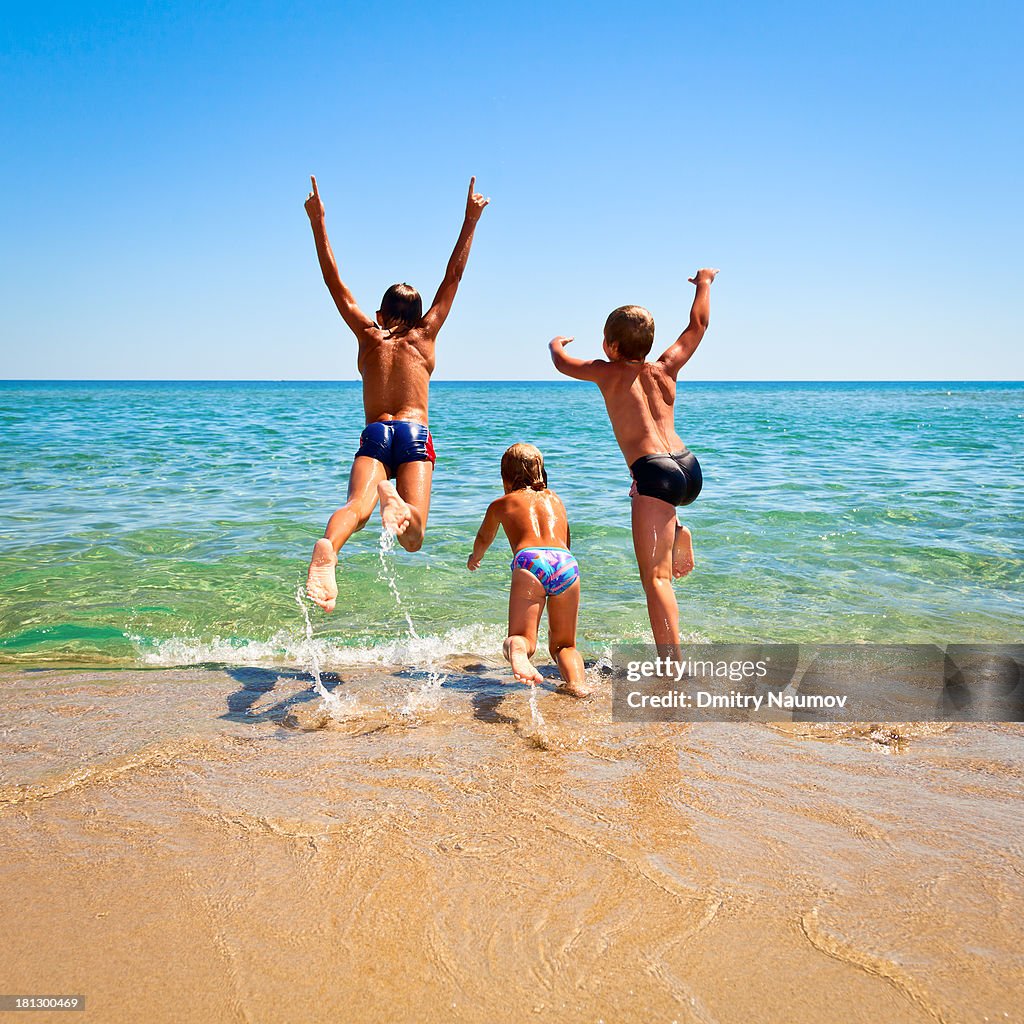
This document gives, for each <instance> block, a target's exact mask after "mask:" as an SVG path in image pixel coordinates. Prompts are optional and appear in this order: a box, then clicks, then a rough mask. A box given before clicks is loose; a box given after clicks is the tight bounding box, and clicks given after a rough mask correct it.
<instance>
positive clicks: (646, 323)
mask: <svg viewBox="0 0 1024 1024" xmlns="http://www.w3.org/2000/svg"><path fill="white" fill-rule="evenodd" d="M717 273H718V271H717V270H710V269H704V270H698V271H697V273H696V274H695V275H694V276H693V277H691V278H690V279H689V280H690V283H691V284H694V285H696V288H697V293H696V295H695V296H694V299H693V308H692V309H691V310H690V322H689V324H688V325H687V327H686V329H685V330H684V331H683V333H682V334H680V335H679V337H678V338H677V339H676V341H675V343H674V344H672V345H670V346H669V347H668V348H667V349H666V350H665V351H664V352H663V353H662V354H661V356H660V357H659V358H658V359H657V360H655V361H654V362H647V361H646V359H647V354H648V353H649V352H650V351H651V348H652V346H653V345H654V318H653V317H652V316H651V314H650V313H648V312H647V310H646V309H644V308H643V307H642V306H620V307H619V308H618V309H616V310H613V311H612V313H611V314H610V315H609V317H608V319H607V320H606V321H605V325H604V353H605V355H606V356H607V357H608V359H607V360H605V359H590V360H584V359H574V358H573V357H572V356H569V355H566V353H565V345H567V344H568V343H569V342H570V341H572V338H562V337H559V338H555V339H554V340H553V341H552V342H551V345H550V348H551V359H552V361H553V362H554V364H555V368H556V369H557V370H558V371H559V372H560V373H564V374H565V375H566V376H567V377H575V378H576V379H577V380H589V381H593V382H594V383H595V384H596V385H597V386H598V387H599V388H600V389H601V395H602V396H603V397H604V403H605V407H606V408H607V410H608V418H609V419H610V420H611V424H612V430H613V431H614V432H615V440H616V441H618V442H619V448H621V449H622V454H623V456H624V457H625V459H626V464H627V465H628V466H629V471H630V474H631V475H632V477H633V486H632V488H631V490H630V492H629V493H630V496H631V497H632V500H633V514H632V520H633V550H634V551H635V552H636V561H637V566H638V567H639V569H640V581H641V583H642V584H643V588H644V594H645V596H646V597H647V614H648V615H649V616H650V620H651V630H652V631H653V633H654V642H655V644H657V646H658V653H659V655H661V656H662V657H670V658H675V657H678V655H679V605H678V603H677V601H676V595H675V591H674V590H673V588H672V577H673V576H675V577H677V578H678V577H680V576H685V575H686V574H687V573H688V572H689V571H690V570H691V569H692V568H693V539H692V537H691V535H690V531H689V530H688V529H687V528H686V527H685V526H683V525H681V524H680V523H679V521H678V519H677V518H676V508H677V507H678V506H680V505H689V504H690V502H691V501H693V500H694V499H695V498H696V497H697V495H698V494H699V493H700V488H701V472H700V464H699V463H698V462H697V458H696V456H695V455H694V454H693V453H692V452H691V451H689V449H687V447H686V445H685V444H683V441H682V439H681V438H680V437H679V435H678V434H677V433H676V428H675V400H676V378H677V377H678V375H679V371H680V370H681V369H682V368H683V366H685V365H686V363H687V361H688V360H689V358H690V356H692V355H693V353H694V352H695V351H696V349H697V346H698V345H699V344H700V342H701V339H702V338H703V337H704V332H705V331H706V330H707V327H708V319H709V314H710V309H711V282H712V281H713V280H714V279H715V275H716V274H717Z"/></svg>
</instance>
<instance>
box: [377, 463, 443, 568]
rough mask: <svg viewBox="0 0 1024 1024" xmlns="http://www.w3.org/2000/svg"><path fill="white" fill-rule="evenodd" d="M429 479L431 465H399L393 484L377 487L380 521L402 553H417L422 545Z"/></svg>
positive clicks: (425, 526)
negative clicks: (394, 537) (381, 520)
mask: <svg viewBox="0 0 1024 1024" xmlns="http://www.w3.org/2000/svg"><path fill="white" fill-rule="evenodd" d="M433 478H434V466H433V463H431V462H403V463H402V465H401V466H399V467H398V473H397V475H396V478H395V483H394V484H392V483H391V482H390V481H388V480H383V481H381V483H380V485H379V486H378V493H379V495H380V516H381V519H383V520H384V525H385V527H387V529H389V530H390V531H391V532H392V533H394V534H396V535H397V536H398V543H399V544H401V545H402V547H403V548H405V550H406V551H419V549H420V548H421V547H422V546H423V533H424V531H425V530H426V528H427V515H428V514H429V513H430V485H431V482H432V481H433ZM396 484H397V487H396V486H395V485H396Z"/></svg>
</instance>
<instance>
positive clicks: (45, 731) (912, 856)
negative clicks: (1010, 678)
mask: <svg viewBox="0 0 1024 1024" xmlns="http://www.w3.org/2000/svg"><path fill="white" fill-rule="evenodd" d="M448 670H449V671H450V673H451V674H450V675H449V676H448V679H447V681H446V682H445V684H444V686H443V687H442V688H440V689H432V688H431V687H430V686H429V683H426V684H425V681H424V679H423V678H421V677H418V676H416V675H415V674H411V673H398V674H387V673H384V672H382V671H379V670H370V669H367V670H365V671H364V672H361V673H359V672H355V671H352V672H347V673H346V674H345V675H344V678H342V679H338V678H337V677H331V676H328V677H326V678H325V681H326V682H327V685H328V687H332V688H336V689H337V692H338V693H340V694H344V695H345V696H344V697H343V708H344V709H345V710H344V717H343V719H342V720H341V721H334V720H331V719H329V718H328V716H326V715H325V714H323V713H322V711H321V710H320V709H319V700H318V698H316V697H315V695H313V694H312V693H311V692H310V690H309V678H308V676H305V675H304V674H302V673H299V672H292V671H289V670H283V671H279V670H275V669H273V668H257V667H246V668H239V669H232V668H222V667H208V668H193V669H186V670H161V671H150V672H146V671H109V672H102V671H90V672H83V671H78V672H69V671H60V670H58V671H35V672H33V671H8V672H6V673H5V674H4V675H3V676H2V677H0V698H2V699H0V706H2V707H3V708H4V715H3V730H4V747H3V750H4V753H3V760H2V769H3V776H2V780H0V821H2V828H0V871H2V873H3V883H2V887H3V892H4V894H5V895H4V900H3V903H2V907H0V935H2V936H3V938H2V940H0V947H2V957H0V965H2V966H0V971H2V974H3V977H2V979H0V988H2V990H3V991H5V992H10V993H13V992H26V993H27V992H35V993H44V992H45V993H61V992H63V993H71V992H74V993H77V994H81V995H84V996H85V998H86V1012H85V1014H84V1016H83V1017H82V1018H78V1017H76V1018H75V1019H84V1020H95V1021H103V1022H105V1024H108V1022H122V1021H124V1022H129V1021H141V1020H146V1021H154V1022H157V1021H175V1022H181V1021H213V1020H217V1021H271V1020H274V1021H286V1020H287V1021H337V1020H344V1021H351V1022H368V1024H369V1022H384V1021H388V1022H394V1021H465V1022H485V1021H487V1022H493V1021H509V1022H512V1021H523V1020H533V1019H536V1020H557V1021H560V1022H563V1021H564V1022H577V1021H579V1022H584V1021H586V1022H596V1021H600V1020H604V1021H630V1020H638V1021H639V1020H643V1021H665V1022H670V1021H695V1022H712V1021H715V1022H722V1024H725V1022H734V1021H735V1022H740V1021H743V1022H747V1021H753V1020H757V1021H766V1022H774V1021H778V1022H796V1024H800V1022H805V1021H806V1022H811V1021H815V1022H817V1021H830V1020H843V1021H861V1020H863V1021H877V1020H879V1019H883V1020H886V1021H888V1022H890V1024H902V1022H907V1024H911V1022H919V1021H920V1022H929V1021H938V1022H948V1024H953V1022H957V1024H959V1022H979V1024H981V1022H985V1021H1004V1020H1007V1021H1008V1020H1016V1019H1019V1008H1020V1005H1021V998H1022V995H1024V965H1022V962H1021V958H1020V943H1021V938H1022V927H1021V923H1020V922H1021V920H1022V912H1024V877H1022V873H1021V867H1020V863H1021V853H1022V848H1021V843H1020V822H1021V820H1022V804H1024V799H1022V795H1024V790H1022V787H1021V777H1022V774H1024V770H1022V768H1021V767H1020V766H1021V764H1022V763H1024V758H1022V755H1024V731H1022V730H1021V729H1020V728H1019V727H1015V726H998V725H991V726H986V725H930V726H924V725H922V726H914V727H894V728H893V727H889V728H882V727H874V728H873V727H871V726H867V725H865V726H807V725H797V724H792V725H786V724H782V725H772V726H766V725H751V724H747V725H713V724H698V725H693V726H678V725H676V726H667V725H666V726H662V725H649V724H648V725H626V724H613V723H611V722H610V717H611V716H610V695H609V693H608V692H607V687H606V688H605V689H604V690H603V691H602V692H601V693H600V694H599V695H598V696H597V698H595V699H593V700H590V701H586V702H582V703H581V702H574V701H572V700H569V699H568V698H565V697H561V696H559V695H556V694H554V693H553V692H551V691H550V690H549V689H548V690H544V691H543V692H541V694H540V695H539V700H538V702H537V711H538V712H539V716H540V718H539V719H537V720H535V718H534V715H533V713H532V712H531V709H530V706H529V693H528V691H527V690H526V689H525V688H523V687H520V686H516V685H506V684H504V683H503V682H502V680H503V679H507V675H506V674H505V673H503V672H501V671H499V670H498V669H497V667H496V666H494V665H486V664H481V663H472V662H469V661H467V660H466V659H464V660H463V662H462V663H460V664H453V665H449V666H448ZM410 693H412V694H413V696H414V699H413V700H412V701H410V700H409V694H410ZM541 720H542V721H541ZM51 1017H54V1018H55V1017H56V1015H55V1014H46V1013H40V1014H37V1015H36V1016H35V1017H34V1018H33V1019H39V1020H48V1019H50V1018H51Z"/></svg>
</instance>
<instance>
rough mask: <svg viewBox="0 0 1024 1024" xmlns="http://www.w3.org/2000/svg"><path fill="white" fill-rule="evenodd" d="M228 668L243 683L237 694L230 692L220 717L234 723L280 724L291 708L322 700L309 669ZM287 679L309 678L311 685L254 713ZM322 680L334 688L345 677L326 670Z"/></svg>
mask: <svg viewBox="0 0 1024 1024" xmlns="http://www.w3.org/2000/svg"><path fill="white" fill-rule="evenodd" d="M225 671H226V672H227V674H228V675H229V676H231V678H232V679H234V680H235V682H236V683H238V684H239V688H238V689H237V690H236V691H235V692H234V693H229V694H228V698H227V706H228V709H227V711H226V712H225V713H224V714H223V715H221V716H220V717H221V718H226V719H227V720H228V721H231V722H277V723H278V724H280V722H281V720H282V719H283V718H284V716H285V715H286V714H287V713H288V711H289V710H290V709H291V708H293V707H295V706H296V705H298V704H305V703H307V702H308V701H311V700H319V699H320V698H319V697H318V696H317V693H316V691H315V690H314V689H313V686H312V677H311V676H310V674H309V673H308V672H298V671H295V670H293V669H292V670H290V669H284V670H280V669H268V668H226V669H225ZM283 679H302V680H305V681H306V682H307V684H308V685H307V689H305V690H301V691H300V692H298V693H292V694H289V696H287V697H285V698H284V699H283V700H279V701H278V702H277V703H276V704H273V705H271V706H270V707H267V708H264V709H263V710H262V711H258V712H256V713H255V714H253V713H252V708H253V707H254V706H255V705H256V704H257V703H258V702H259V700H260V699H261V698H262V697H263V696H264V694H267V693H270V692H271V691H272V690H273V689H274V688H275V687H276V686H277V684H278V683H279V682H280V681H281V680H283ZM320 679H321V680H322V682H323V684H324V688H325V689H327V690H333V688H334V687H335V686H337V685H338V684H339V683H341V682H342V680H341V677H340V676H338V675H337V674H336V673H334V672H322V673H321V674H320Z"/></svg>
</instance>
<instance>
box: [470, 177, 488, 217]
mask: <svg viewBox="0 0 1024 1024" xmlns="http://www.w3.org/2000/svg"><path fill="white" fill-rule="evenodd" d="M474 188H476V175H474V176H473V177H472V178H470V179H469V197H468V198H467V199H466V217H467V218H472V219H473V220H479V219H480V214H481V213H483V212H484V207H485V206H486V205H487V204H488V203H489V202H490V201H491V200H490V199H485V198H484V197H483V196H482V195H481V194H480V193H479V192H474V191H473V189H474Z"/></svg>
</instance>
